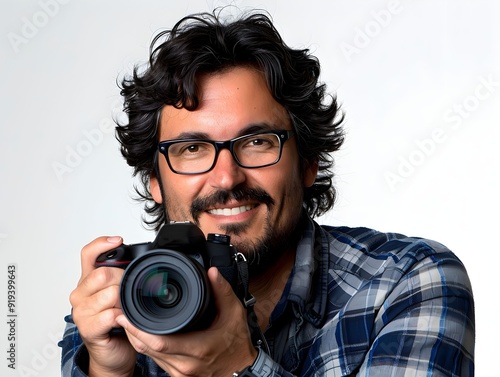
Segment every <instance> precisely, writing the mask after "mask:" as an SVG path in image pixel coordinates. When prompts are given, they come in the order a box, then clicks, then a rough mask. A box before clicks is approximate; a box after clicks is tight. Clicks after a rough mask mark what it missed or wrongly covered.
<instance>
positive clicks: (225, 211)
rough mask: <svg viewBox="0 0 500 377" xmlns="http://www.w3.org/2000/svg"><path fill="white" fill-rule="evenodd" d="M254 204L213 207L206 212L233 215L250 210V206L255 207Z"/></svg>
mask: <svg viewBox="0 0 500 377" xmlns="http://www.w3.org/2000/svg"><path fill="white" fill-rule="evenodd" d="M255 207H256V206H255V205H253V206H252V205H245V206H240V207H234V208H213V209H210V210H208V211H207V212H208V213H210V214H212V215H220V216H234V215H239V214H240V213H243V212H246V211H250V210H251V209H252V208H255Z"/></svg>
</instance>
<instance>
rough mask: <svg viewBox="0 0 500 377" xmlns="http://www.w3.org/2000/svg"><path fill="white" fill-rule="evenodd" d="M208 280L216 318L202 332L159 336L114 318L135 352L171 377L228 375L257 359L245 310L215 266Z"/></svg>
mask: <svg viewBox="0 0 500 377" xmlns="http://www.w3.org/2000/svg"><path fill="white" fill-rule="evenodd" d="M208 277H209V280H210V284H211V286H212V290H213V292H214V296H215V303H216V307H217V316H216V318H215V320H214V322H213V323H212V324H211V326H210V327H209V328H207V329H205V330H202V331H196V332H190V333H184V334H170V335H162V336H160V335H153V334H148V333H145V332H143V331H140V330H138V329H137V328H135V327H134V326H133V325H132V324H130V322H128V321H127V319H126V318H125V316H123V315H121V316H119V317H118V318H117V321H118V323H119V324H120V325H121V326H122V327H123V328H125V331H126V332H127V336H128V338H129V340H130V343H132V345H133V346H134V348H135V349H136V350H137V352H139V353H142V354H145V355H148V356H150V357H151V358H152V359H153V360H155V362H156V363H157V364H158V365H159V366H160V367H161V368H162V369H163V370H165V371H167V372H168V373H169V374H170V375H171V376H172V377H180V376H231V375H232V373H233V372H235V371H237V370H241V369H243V368H245V367H246V366H248V365H250V364H252V363H253V362H254V360H255V359H256V357H257V350H256V349H255V348H254V347H253V345H252V341H251V338H250V331H249V329H248V324H247V319H246V309H245V308H244V307H243V305H242V304H241V302H240V301H239V300H238V298H237V297H236V295H235V294H234V292H233V290H232V288H231V286H230V285H229V283H228V282H227V281H226V280H225V279H224V278H223V277H222V275H220V274H219V271H218V270H217V269H216V268H215V267H212V268H210V270H209V271H208Z"/></svg>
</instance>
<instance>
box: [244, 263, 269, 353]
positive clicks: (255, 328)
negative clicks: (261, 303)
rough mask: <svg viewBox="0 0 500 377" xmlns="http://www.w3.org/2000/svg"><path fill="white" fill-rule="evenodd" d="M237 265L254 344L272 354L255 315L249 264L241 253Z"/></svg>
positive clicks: (254, 300)
mask: <svg viewBox="0 0 500 377" xmlns="http://www.w3.org/2000/svg"><path fill="white" fill-rule="evenodd" d="M236 265H237V267H238V276H239V284H238V285H239V288H240V292H241V302H242V303H243V305H244V306H245V308H246V309H247V322H248V327H249V328H250V335H251V337H252V344H253V345H254V346H255V347H257V348H262V350H263V351H264V352H265V353H267V354H268V355H269V354H270V352H269V346H268V344H267V341H266V338H264V334H263V333H262V330H261V329H260V326H259V321H258V319H257V314H256V313H255V309H254V305H255V302H256V299H255V297H254V296H253V295H252V294H251V293H250V292H249V291H248V285H249V280H250V279H249V273H248V263H247V260H246V258H245V256H244V255H243V254H241V253H237V254H236Z"/></svg>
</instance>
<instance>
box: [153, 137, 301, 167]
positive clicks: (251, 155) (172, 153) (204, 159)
mask: <svg viewBox="0 0 500 377" xmlns="http://www.w3.org/2000/svg"><path fill="white" fill-rule="evenodd" d="M293 135H294V132H293V131H290V130H284V131H266V132H260V133H254V134H250V135H244V136H240V137H237V138H234V139H231V140H226V141H212V140H203V139H187V140H186V139H178V140H167V141H161V142H160V143H159V144H158V149H159V151H160V153H162V154H163V155H164V156H165V158H166V160H167V163H168V166H169V167H170V170H172V171H173V172H174V173H176V174H201V173H206V172H208V171H210V170H212V169H213V168H214V166H215V163H216V162H217V157H218V156H219V152H220V151H221V150H222V149H228V150H229V151H230V152H231V154H232V156H233V158H234V160H235V161H236V163H237V164H238V165H239V166H241V167H243V168H249V169H253V168H263V167H265V166H271V165H274V164H276V163H277V162H278V161H279V160H280V158H281V152H282V150H283V145H284V144H285V142H286V141H287V140H288V139H289V138H291V137H292V136H293Z"/></svg>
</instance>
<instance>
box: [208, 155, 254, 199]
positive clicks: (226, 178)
mask: <svg viewBox="0 0 500 377" xmlns="http://www.w3.org/2000/svg"><path fill="white" fill-rule="evenodd" d="M243 170H244V168H242V167H240V166H239V165H238V164H237V163H236V161H235V160H234V158H233V156H232V154H231V152H230V151H229V149H222V150H221V151H220V152H219V156H218V157H217V161H216V162H215V166H214V168H213V169H212V170H211V171H210V172H208V174H209V175H210V184H211V186H212V187H214V188H217V189H223V190H231V189H233V188H234V187H236V186H237V185H239V184H241V183H242V182H244V181H245V179H246V176H245V172H244V171H243Z"/></svg>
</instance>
